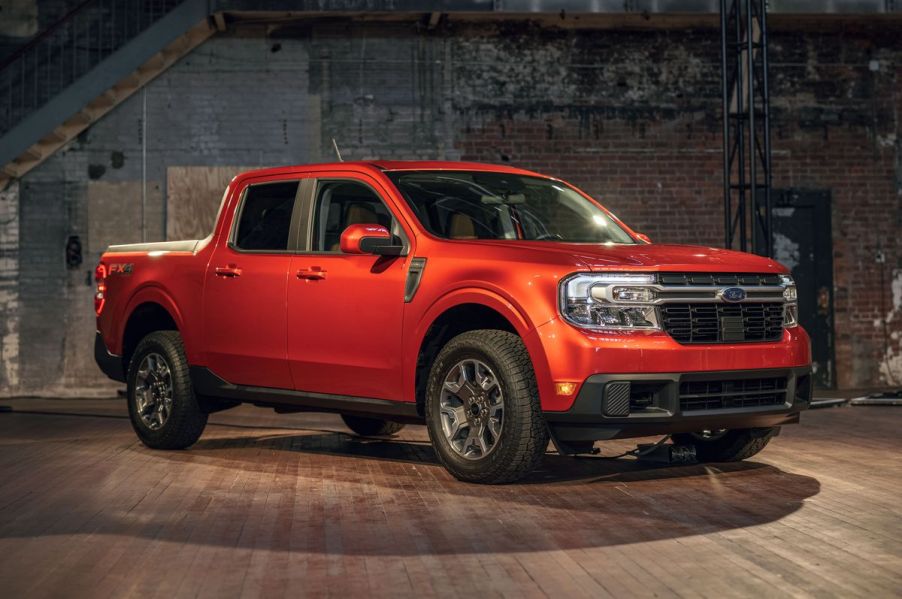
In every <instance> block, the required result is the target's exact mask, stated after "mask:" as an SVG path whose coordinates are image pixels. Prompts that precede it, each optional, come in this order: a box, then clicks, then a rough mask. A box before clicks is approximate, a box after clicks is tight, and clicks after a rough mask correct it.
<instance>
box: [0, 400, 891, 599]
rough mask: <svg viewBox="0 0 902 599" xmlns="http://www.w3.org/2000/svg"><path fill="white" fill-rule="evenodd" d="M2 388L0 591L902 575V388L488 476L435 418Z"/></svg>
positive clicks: (494, 591)
mask: <svg viewBox="0 0 902 599" xmlns="http://www.w3.org/2000/svg"><path fill="white" fill-rule="evenodd" d="M0 403H2V404H5V405H9V406H12V407H13V410H14V411H12V412H7V413H0V481H2V482H0V596H2V597H4V598H5V597H46V596H59V597H119V596H135V597H142V598H144V597H167V598H168V597H235V596H247V597H277V596H292V597H295V596H341V597H348V596H392V597H397V596H409V595H417V596H457V597H470V598H473V597H479V598H482V597H490V596H509V597H521V596H554V597H567V596H574V597H581V596H583V597H605V596H615V597H625V596H649V597H650V596H657V597H662V596H663V597H666V596H685V597H695V596H704V597H727V596H752V595H755V596H767V597H780V596H842V597H853V596H857V597H865V596H867V597H893V596H899V595H900V594H902V408H898V407H895V408H893V407H856V408H835V409H826V410H819V411H812V412H809V413H807V414H805V415H804V418H803V421H804V422H803V424H802V425H800V426H795V427H786V428H785V429H784V431H783V434H782V435H781V436H780V437H779V438H777V439H776V440H775V441H773V442H772V443H771V445H770V446H769V447H768V448H767V449H766V450H765V451H764V452H763V453H761V454H759V456H757V457H756V458H755V459H753V460H752V461H749V462H747V463H742V464H736V465H720V466H709V467H704V466H685V467H655V466H648V465H642V464H638V463H637V462H635V461H633V460H631V459H621V460H616V461H612V460H601V459H597V458H582V459H573V458H562V457H559V456H556V455H554V454H553V453H549V454H548V456H547V457H546V459H545V462H544V464H543V467H542V469H541V470H540V471H537V472H536V473H535V474H534V475H533V476H532V477H531V478H529V479H528V480H527V481H525V482H524V483H522V484H516V485H509V486H501V487H486V486H475V485H466V484H462V483H459V482H457V481H455V480H454V479H453V478H451V477H450V476H449V475H448V474H447V473H446V472H445V471H444V470H443V469H442V468H441V467H440V466H438V465H437V464H436V462H435V458H434V456H433V454H432V450H431V449H430V447H429V445H428V443H427V442H426V435H425V431H424V429H423V428H422V427H410V426H409V427H407V428H406V429H405V430H404V431H402V433H401V434H400V435H399V436H398V437H397V438H396V439H393V440H389V441H376V440H364V439H358V438H354V437H351V436H349V435H348V434H346V432H345V429H344V428H343V427H342V426H341V423H340V421H339V420H338V419H337V418H336V417H334V416H327V415H292V416H276V415H274V414H272V413H271V412H268V411H264V410H260V409H256V408H250V407H241V408H238V409H236V410H233V411H230V412H226V413H222V414H217V415H216V416H215V417H213V418H212V420H211V424H210V425H209V426H208V427H207V431H206V432H205V434H204V437H203V438H202V439H201V441H200V442H199V443H198V444H197V445H196V446H195V447H193V448H192V449H190V450H188V451H180V452H159V451H151V450H148V449H146V448H144V447H143V446H142V445H140V444H139V443H138V441H137V440H136V438H135V436H134V434H133V433H132V430H131V427H130V425H129V422H128V420H127V419H125V407H124V405H123V403H122V401H121V400H105V401H104V400H34V399H18V400H7V401H2V402H0ZM603 447H604V450H605V453H608V454H612V453H613V452H615V451H617V452H619V451H622V450H624V449H627V448H628V446H627V445H626V443H621V442H618V443H612V444H607V445H604V446H603Z"/></svg>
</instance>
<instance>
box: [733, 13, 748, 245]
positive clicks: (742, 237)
mask: <svg viewBox="0 0 902 599" xmlns="http://www.w3.org/2000/svg"><path fill="white" fill-rule="evenodd" d="M733 1H734V8H735V9H736V11H735V15H736V27H735V30H736V153H737V156H736V157H737V159H738V161H739V162H738V164H737V168H736V171H737V174H738V175H739V176H738V180H737V185H738V192H739V194H738V195H739V198H738V199H739V201H738V203H737V206H736V210H737V211H738V216H739V249H740V250H741V251H743V252H744V251H746V250H747V249H748V247H747V239H746V238H747V236H748V235H747V233H746V219H745V216H746V212H747V211H748V210H747V208H746V206H745V185H746V183H745V123H744V122H743V106H744V104H743V101H742V100H743V87H744V86H743V83H744V81H743V80H744V79H745V76H746V73H745V69H743V68H742V67H743V65H742V4H741V0H733Z"/></svg>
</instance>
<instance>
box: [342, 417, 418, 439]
mask: <svg viewBox="0 0 902 599" xmlns="http://www.w3.org/2000/svg"><path fill="white" fill-rule="evenodd" d="M341 419H342V420H344V421H345V426H347V427H348V428H349V429H351V430H352V431H354V432H355V433H357V434H358V435H361V436H363V437H385V436H388V435H394V434H395V433H397V432H398V431H400V430H401V429H402V428H404V425H403V424H402V423H400V422H392V421H391V420H382V419H381V418H367V417H364V416H351V415H350V414H342V415H341Z"/></svg>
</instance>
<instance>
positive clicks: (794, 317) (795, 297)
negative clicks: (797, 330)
mask: <svg viewBox="0 0 902 599" xmlns="http://www.w3.org/2000/svg"><path fill="white" fill-rule="evenodd" d="M780 284H781V285H783V301H785V302H786V304H785V305H784V306H783V326H784V327H785V328H790V327H795V326H798V325H799V304H798V301H799V293H798V290H797V289H796V283H795V281H794V280H793V279H792V277H791V276H789V275H780Z"/></svg>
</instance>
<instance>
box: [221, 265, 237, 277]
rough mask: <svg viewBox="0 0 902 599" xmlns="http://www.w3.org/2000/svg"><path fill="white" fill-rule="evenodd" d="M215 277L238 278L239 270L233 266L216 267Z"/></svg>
mask: <svg viewBox="0 0 902 599" xmlns="http://www.w3.org/2000/svg"><path fill="white" fill-rule="evenodd" d="M215 272H216V276H217V277H230V278H231V277H240V276H241V269H240V268H238V267H237V266H235V265H234V264H229V265H228V266H217V267H216V271H215Z"/></svg>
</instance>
